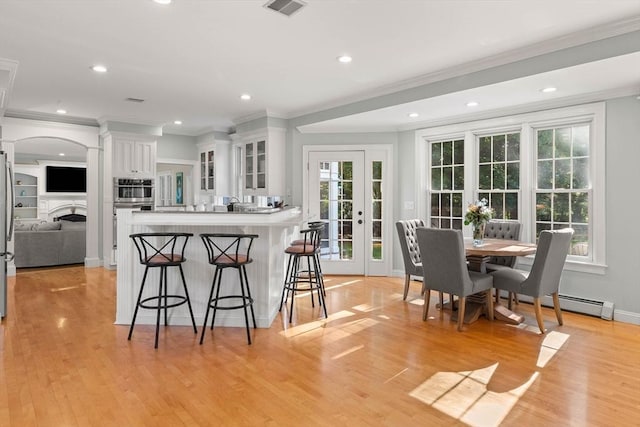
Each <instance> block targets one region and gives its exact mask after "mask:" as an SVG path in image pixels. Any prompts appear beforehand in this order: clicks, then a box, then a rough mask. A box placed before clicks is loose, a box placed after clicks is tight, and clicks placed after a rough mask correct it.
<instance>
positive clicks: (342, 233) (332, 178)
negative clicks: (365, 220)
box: [318, 161, 353, 260]
mask: <svg viewBox="0 0 640 427" xmlns="http://www.w3.org/2000/svg"><path fill="white" fill-rule="evenodd" d="M318 170H319V173H320V180H319V181H320V189H319V191H320V194H319V196H320V197H319V200H320V218H321V219H323V220H326V221H327V223H328V224H327V226H326V227H325V229H326V232H323V235H322V236H321V245H320V246H321V248H320V256H321V258H322V259H326V260H350V259H351V258H352V256H353V250H352V248H353V244H352V242H353V236H352V229H353V199H352V197H353V192H352V188H353V179H352V177H353V174H352V170H353V162H346V161H322V162H319V163H318Z"/></svg>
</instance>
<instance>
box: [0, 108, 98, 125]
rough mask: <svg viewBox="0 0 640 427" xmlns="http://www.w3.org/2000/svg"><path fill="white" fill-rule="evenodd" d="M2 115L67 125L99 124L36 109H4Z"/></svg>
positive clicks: (84, 118) (91, 120) (83, 118)
mask: <svg viewBox="0 0 640 427" xmlns="http://www.w3.org/2000/svg"><path fill="white" fill-rule="evenodd" d="M4 116H5V117H11V118H14V119H26V120H36V121H40V122H53V123H64V124H68V125H80V126H91V127H100V124H99V123H98V121H97V120H96V119H90V118H87V117H76V116H67V115H61V114H52V113H40V112H37V111H27V110H7V111H5V113H4Z"/></svg>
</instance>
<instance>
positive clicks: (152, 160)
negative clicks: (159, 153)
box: [113, 138, 156, 178]
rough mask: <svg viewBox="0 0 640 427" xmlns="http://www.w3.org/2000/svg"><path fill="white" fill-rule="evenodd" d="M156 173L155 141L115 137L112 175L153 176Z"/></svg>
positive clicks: (118, 176)
mask: <svg viewBox="0 0 640 427" xmlns="http://www.w3.org/2000/svg"><path fill="white" fill-rule="evenodd" d="M155 174H156V142H155V141H152V142H149V141H136V140H133V139H122V138H115V139H114V140H113V176H114V177H117V178H120V177H132V178H153V177H155Z"/></svg>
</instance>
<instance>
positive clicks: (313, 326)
mask: <svg viewBox="0 0 640 427" xmlns="http://www.w3.org/2000/svg"><path fill="white" fill-rule="evenodd" d="M355 315H356V314H355V313H354V312H352V311H349V310H340V311H338V312H336V313H332V314H330V315H329V317H328V318H326V319H321V320H313V321H311V322H307V323H301V324H299V325H296V326H292V327H289V328H287V329H285V330H283V331H281V332H280V335H282V336H284V337H287V338H293V337H296V336H298V335H302V334H306V333H309V332H312V331H314V330H318V329H326V327H327V325H328V324H329V322H332V321H334V320H339V319H344V318H347V317H351V316H355Z"/></svg>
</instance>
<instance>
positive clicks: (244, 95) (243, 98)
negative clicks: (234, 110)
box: [240, 93, 251, 101]
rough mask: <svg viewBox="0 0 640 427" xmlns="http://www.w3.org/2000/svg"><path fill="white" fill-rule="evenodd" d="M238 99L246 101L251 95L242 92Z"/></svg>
mask: <svg viewBox="0 0 640 427" xmlns="http://www.w3.org/2000/svg"><path fill="white" fill-rule="evenodd" d="M240 99H242V100H243V101H248V100H250V99H251V95H249V94H248V93H243V94H242V95H240Z"/></svg>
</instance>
